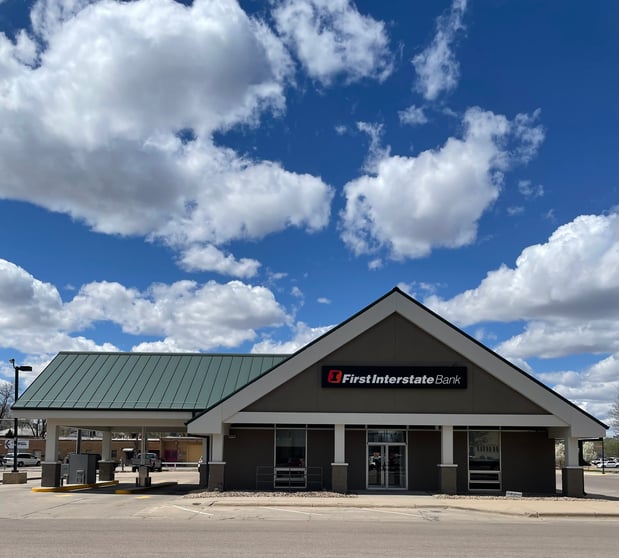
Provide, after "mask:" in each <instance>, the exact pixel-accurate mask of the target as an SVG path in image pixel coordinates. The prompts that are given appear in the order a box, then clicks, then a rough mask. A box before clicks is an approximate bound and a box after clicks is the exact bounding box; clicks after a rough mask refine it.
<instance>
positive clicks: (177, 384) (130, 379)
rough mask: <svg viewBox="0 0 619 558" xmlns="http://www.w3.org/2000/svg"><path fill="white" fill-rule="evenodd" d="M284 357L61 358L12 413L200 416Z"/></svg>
mask: <svg viewBox="0 0 619 558" xmlns="http://www.w3.org/2000/svg"><path fill="white" fill-rule="evenodd" d="M288 356H289V355H234V354H180V353H166V354H154V353H72V352H71V353H69V352H62V353H59V354H58V355H57V356H56V357H55V358H54V359H53V360H52V361H51V362H50V364H49V365H48V366H47V367H46V368H45V369H44V370H43V372H41V374H40V375H39V376H38V377H37V378H36V379H35V380H34V382H32V384H31V385H30V386H29V387H28V389H27V390H26V391H25V392H24V393H23V394H22V395H21V397H20V398H19V399H18V401H17V404H16V405H15V406H14V408H15V409H63V410H67V409H74V410H78V409H79V410H85V409H93V410H94V409H106V410H110V409H118V410H121V409H122V410H129V411H145V410H160V411H202V410H205V409H208V408H210V407H212V406H213V405H216V404H217V403H219V402H220V401H223V400H224V399H226V398H227V397H228V396H230V395H232V394H233V393H234V392H236V391H238V390H240V389H241V388H243V387H245V386H246V385H247V384H249V383H251V382H252V381H254V380H255V379H257V378H259V377H260V376H262V375H263V374H264V373H266V372H267V371H269V370H270V369H271V368H273V367H274V366H276V365H278V364H279V363H280V362H282V361H283V360H285V359H286V358H288Z"/></svg>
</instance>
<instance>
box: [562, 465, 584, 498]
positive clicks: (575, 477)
mask: <svg viewBox="0 0 619 558" xmlns="http://www.w3.org/2000/svg"><path fill="white" fill-rule="evenodd" d="M561 488H562V492H563V496H568V497H570V498H583V497H584V495H585V473H584V470H583V468H582V467H564V468H563V469H561Z"/></svg>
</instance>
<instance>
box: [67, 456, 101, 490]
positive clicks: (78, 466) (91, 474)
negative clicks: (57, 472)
mask: <svg viewBox="0 0 619 558" xmlns="http://www.w3.org/2000/svg"><path fill="white" fill-rule="evenodd" d="M67 482H68V484H94V483H96V482H97V456H96V455H95V454H94V453H70V454H69V479H68V481H67Z"/></svg>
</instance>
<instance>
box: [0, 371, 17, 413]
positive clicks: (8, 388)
mask: <svg viewBox="0 0 619 558" xmlns="http://www.w3.org/2000/svg"><path fill="white" fill-rule="evenodd" d="M13 391H14V390H13V384H11V383H9V382H5V381H4V380H0V418H8V417H10V416H11V405H12V404H13V398H14V395H15V394H14V393H13Z"/></svg>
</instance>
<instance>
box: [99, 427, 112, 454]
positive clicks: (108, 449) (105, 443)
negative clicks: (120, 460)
mask: <svg viewBox="0 0 619 558" xmlns="http://www.w3.org/2000/svg"><path fill="white" fill-rule="evenodd" d="M101 459H102V460H103V461H111V460H112V430H104V431H103V440H102V441H101Z"/></svg>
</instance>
